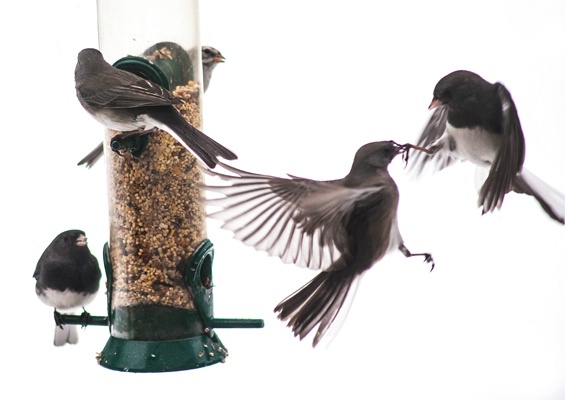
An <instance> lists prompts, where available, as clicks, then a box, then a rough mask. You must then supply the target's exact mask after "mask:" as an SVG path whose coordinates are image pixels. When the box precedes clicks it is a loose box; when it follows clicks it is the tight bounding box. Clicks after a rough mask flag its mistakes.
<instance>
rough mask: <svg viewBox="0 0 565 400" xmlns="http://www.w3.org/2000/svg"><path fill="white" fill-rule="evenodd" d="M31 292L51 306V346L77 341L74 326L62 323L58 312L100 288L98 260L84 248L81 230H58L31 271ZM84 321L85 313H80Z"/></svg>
mask: <svg viewBox="0 0 565 400" xmlns="http://www.w3.org/2000/svg"><path fill="white" fill-rule="evenodd" d="M33 277H34V278H35V279H36V284H35V293H36V294H37V297H39V299H40V300H41V301H42V302H43V303H45V304H47V305H48V306H51V307H54V309H55V310H54V316H55V323H56V326H55V338H54V342H53V343H54V344H55V346H62V345H64V344H65V343H71V344H75V343H77V342H78V332H77V329H76V326H74V325H62V324H61V321H60V316H61V314H60V313H59V311H72V310H74V309H77V308H81V307H82V308H83V311H84V307H85V306H86V305H88V304H89V303H90V302H91V301H92V300H94V298H95V297H96V294H97V293H98V289H99V287H100V277H101V273H100V268H99V266H98V260H96V257H94V256H93V255H92V253H90V250H89V249H88V245H87V240H86V236H85V234H84V232H83V231H81V230H69V231H65V232H62V233H60V234H59V235H57V237H55V239H53V241H52V242H51V244H49V246H47V248H46V249H45V251H44V252H43V254H42V255H41V257H40V258H39V261H38V262H37V266H36V268H35V271H34V273H33ZM81 317H82V318H84V321H85V324H86V322H87V321H88V317H89V314H88V313H87V312H86V311H84V312H83V314H82V316H81Z"/></svg>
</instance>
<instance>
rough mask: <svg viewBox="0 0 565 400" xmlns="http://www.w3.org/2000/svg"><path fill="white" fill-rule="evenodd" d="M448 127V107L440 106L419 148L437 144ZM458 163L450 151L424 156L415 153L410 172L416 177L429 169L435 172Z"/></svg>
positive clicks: (421, 138)
mask: <svg viewBox="0 0 565 400" xmlns="http://www.w3.org/2000/svg"><path fill="white" fill-rule="evenodd" d="M446 126H447V106H445V105H443V106H439V107H437V108H436V109H435V111H434V113H433V114H432V116H431V117H430V120H429V121H428V124H427V125H426V127H425V128H424V131H423V132H422V134H421V135H420V138H419V139H418V146H420V147H425V148H429V147H430V146H431V145H433V144H434V143H435V142H437V141H438V140H439V139H440V138H441V137H442V136H443V134H444V133H445V128H446ZM455 161H456V159H455V158H453V157H452V156H450V152H449V151H441V149H440V150H439V151H437V152H435V153H434V154H432V155H428V154H424V153H423V152H421V151H417V152H415V155H414V157H413V158H412V162H411V163H410V167H409V170H410V171H411V172H412V173H414V174H415V175H420V174H421V173H422V172H423V171H424V170H426V169H427V168H431V169H432V170H434V171H439V170H442V169H444V168H446V167H448V166H450V165H451V164H453V163H454V162H455Z"/></svg>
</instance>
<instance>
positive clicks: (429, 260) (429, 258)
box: [398, 244, 436, 272]
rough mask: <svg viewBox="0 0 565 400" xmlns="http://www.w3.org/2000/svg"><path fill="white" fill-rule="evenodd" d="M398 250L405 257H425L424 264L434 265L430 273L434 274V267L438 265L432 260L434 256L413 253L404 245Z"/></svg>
mask: <svg viewBox="0 0 565 400" xmlns="http://www.w3.org/2000/svg"><path fill="white" fill-rule="evenodd" d="M398 250H400V251H401V252H402V254H404V256H405V257H424V262H426V263H432V269H430V272H432V271H433V270H434V267H435V266H436V263H435V262H434V259H433V258H432V255H431V254H430V253H412V252H410V250H408V249H407V248H406V246H405V245H404V244H401V245H400V246H398Z"/></svg>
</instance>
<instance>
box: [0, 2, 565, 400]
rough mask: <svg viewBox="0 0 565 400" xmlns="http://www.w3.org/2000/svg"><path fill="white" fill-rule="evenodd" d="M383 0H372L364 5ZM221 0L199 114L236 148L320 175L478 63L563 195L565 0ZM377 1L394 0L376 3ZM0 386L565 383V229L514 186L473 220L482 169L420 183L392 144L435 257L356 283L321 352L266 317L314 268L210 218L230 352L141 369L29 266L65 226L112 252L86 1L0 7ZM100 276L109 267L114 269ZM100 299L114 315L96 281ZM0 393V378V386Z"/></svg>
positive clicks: (498, 390) (383, 393)
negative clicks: (72, 337)
mask: <svg viewBox="0 0 565 400" xmlns="http://www.w3.org/2000/svg"><path fill="white" fill-rule="evenodd" d="M373 3H376V2H373ZM380 4H382V5H376V4H373V5H370V3H369V2H366V1H344V2H333V1H304V0H288V1H278V2H274V1H269V2H266V1H239V2H235V1H228V0H205V1H202V2H201V5H200V10H201V14H200V22H201V42H202V44H207V45H212V46H214V47H217V48H218V49H219V50H220V51H221V52H222V53H223V54H224V56H225V57H226V58H227V62H226V63H225V64H223V65H220V66H218V68H217V69H216V71H215V73H214V76H213V79H212V83H211V85H210V89H209V90H208V92H207V93H206V96H205V99H204V101H205V103H204V118H205V131H206V132H207V133H208V134H209V135H210V136H212V137H214V138H215V139H217V140H218V141H219V142H221V143H223V144H224V145H226V146H227V147H230V148H232V149H233V150H235V151H236V152H237V154H238V155H239V161H237V162H235V163H234V164H233V165H235V166H238V167H241V168H244V169H249V170H252V171H256V172H265V173H274V174H284V173H287V172H288V173H291V174H295V175H300V176H306V177H311V178H315V179H332V178H339V177H342V176H343V175H345V174H346V173H347V172H348V170H349V167H350V164H351V161H352V159H353V155H354V153H355V151H356V150H357V148H359V147H360V146H361V145H362V144H364V143H366V142H370V141H376V140H388V139H394V140H396V141H398V142H408V141H412V142H414V141H415V140H416V139H417V138H418V136H419V134H420V131H421V129H422V128H423V126H424V124H425V123H426V122H427V119H428V118H429V115H430V112H429V111H428V110H427V106H428V104H429V102H430V100H431V96H432V90H433V87H434V85H435V83H436V82H437V81H438V80H439V79H440V78H441V77H442V76H444V75H445V74H447V73H449V72H451V71H453V70H455V69H469V70H472V71H474V72H477V73H479V74H480V75H482V76H483V77H484V78H485V79H487V80H489V81H492V82H494V81H501V82H503V83H504V84H505V85H506V86H507V87H508V88H509V90H510V91H511V93H512V95H513V98H514V100H515V102H516V104H517V107H518V111H519V114H520V118H521V121H522V126H523V129H524V132H525V135H526V142H527V156H526V163H525V165H526V167H527V168H528V169H530V170H532V171H534V172H535V173H536V174H537V175H539V176H540V177H542V178H543V179H544V180H545V181H547V182H548V183H550V184H552V185H553V186H554V187H556V188H558V189H559V190H560V191H562V192H565V179H564V176H565V172H564V171H565V161H564V158H563V156H562V154H563V148H564V147H565V134H564V133H565V93H564V89H565V78H564V76H565V74H564V71H565V46H564V45H563V39H564V38H565V5H564V4H565V3H563V2H560V1H494V0H488V1H473V2H464V3H463V2H454V1H434V0H430V1H427V2H420V1H405V2H386V3H385V2H380ZM385 4H386V5H385ZM1 7H2V12H1V13H0V14H1V17H0V18H1V19H2V21H0V22H2V23H0V29H1V31H0V33H1V35H0V40H2V42H3V43H2V49H3V52H2V67H1V68H2V78H3V79H2V87H3V90H2V97H3V106H2V109H3V112H2V115H3V121H4V126H3V131H2V137H3V141H2V146H3V150H4V151H3V155H2V157H1V158H0V164H1V171H2V183H3V193H2V199H3V205H2V211H1V212H2V215H1V221H2V233H1V235H2V240H1V241H0V243H1V246H2V247H1V249H2V257H3V259H2V267H3V268H2V269H3V274H2V276H3V280H2V281H3V290H2V291H0V296H1V304H2V305H3V307H2V330H1V333H0V335H1V339H2V344H3V350H2V353H1V354H2V361H3V364H4V368H3V372H2V374H3V376H4V377H3V379H2V381H3V385H2V390H1V391H2V392H4V393H14V396H16V395H17V397H18V398H25V397H26V396H33V398H38V397H39V396H41V398H50V399H51V398H52V399H55V398H57V399H60V398H63V397H67V396H73V397H75V398H82V399H94V398H102V397H106V398H108V396H109V398H120V397H122V398H125V397H127V398H134V399H135V398H139V399H145V398H154V397H156V396H159V398H204V397H205V396H206V397H208V398H222V397H223V398H248V399H263V398H281V399H282V398H295V399H303V398H319V399H321V398H328V399H333V398H353V397H354V398H362V399H364V398H379V399H434V400H441V399H460V400H466V399H484V400H490V399H492V400H499V399H512V400H520V399H524V400H526V399H537V400H550V399H551V400H559V399H563V398H565V289H564V288H565V251H564V248H565V227H563V226H560V225H558V224H557V223H555V222H554V221H552V220H550V219H549V218H548V217H547V216H546V215H545V213H544V212H543V211H542V210H541V208H540V207H539V206H538V205H537V204H536V202H535V201H534V200H533V199H531V198H528V197H526V196H523V195H516V194H510V195H508V196H507V197H506V199H505V202H504V206H503V208H502V210H501V211H497V212H495V213H493V214H489V215H485V216H481V215H480V211H479V210H478V209H477V207H476V191H475V187H474V168H473V167H472V166H471V165H470V164H460V165H457V166H455V167H452V168H450V169H448V170H445V171H443V172H441V173H439V174H436V175H433V176H429V177H425V178H424V179H421V180H418V181H414V180H411V179H409V178H408V175H407V173H406V171H405V170H404V169H403V163H402V162H401V160H400V159H397V160H395V161H394V162H393V164H392V165H391V167H390V172H391V174H392V175H393V177H394V178H395V179H396V181H397V183H398V186H399V189H400V193H401V204H400V209H399V220H400V221H399V222H400V229H401V231H402V234H403V236H404V239H405V241H406V245H407V246H408V248H410V249H411V250H412V251H429V252H432V253H433V255H434V258H435V260H436V264H437V265H436V269H435V270H434V272H433V273H429V268H428V267H427V266H426V265H425V264H423V263H422V262H421V259H405V258H404V257H403V256H402V255H400V254H399V253H398V254H395V255H391V256H389V257H387V258H385V259H384V260H383V261H382V262H381V263H379V264H378V265H376V266H375V267H374V268H373V269H372V270H371V271H369V272H368V273H367V274H366V275H365V276H364V278H363V282H362V283H361V286H360V288H359V291H358V293H357V296H356V298H355V301H354V303H353V305H352V308H351V311H350V313H349V316H348V319H347V320H346V322H345V324H344V325H343V327H342V329H341V331H340V333H339V335H338V336H337V337H336V338H335V340H334V341H333V342H332V344H331V346H330V347H329V348H318V349H315V350H313V349H312V348H311V345H310V339H309V338H308V340H305V341H303V342H299V341H298V340H297V339H296V338H294V337H293V335H292V332H291V331H290V330H289V329H288V328H287V327H286V326H285V324H284V323H282V322H280V321H278V320H277V319H276V318H275V315H274V314H273V313H272V309H273V308H274V306H275V305H276V304H277V303H278V302H279V301H280V300H281V299H283V298H284V297H286V296H287V295H288V294H290V293H292V292H293V291H294V290H295V289H297V288H298V287H300V286H301V285H302V284H303V283H305V282H306V281H307V280H309V279H311V278H312V277H313V276H314V272H312V271H307V270H301V269H299V268H296V267H294V266H292V265H284V264H282V263H281V262H279V261H278V260H277V259H273V258H270V257H267V256H266V255H265V254H263V253H259V252H255V251H254V250H252V249H251V248H247V247H246V246H244V245H242V244H241V243H239V242H236V241H234V240H233V239H232V238H231V234H230V233H229V232H226V231H223V230H220V229H218V224H217V223H215V222H213V221H211V222H209V224H208V235H209V237H210V239H211V240H212V241H213V242H214V244H215V246H216V258H215V262H214V281H215V291H214V296H215V315H216V317H239V318H245V317H250V318H263V319H264V320H265V324H266V326H265V328H263V329H255V330H228V329H224V330H218V335H219V337H220V339H221V340H222V342H223V343H224V345H225V346H226V347H227V348H228V349H229V351H230V355H229V357H228V358H227V361H226V363H225V364H219V365H214V366H210V367H206V368H203V369H200V370H192V371H184V372H175V373H161V374H133V373H121V372H115V371H110V370H107V369H104V368H102V367H100V366H98V365H97V364H96V361H95V355H96V352H99V351H101V350H102V349H103V347H104V345H105V343H106V341H107V338H108V330H107V329H106V328H102V327H88V328H87V329H86V330H84V331H81V332H80V333H81V341H80V343H79V344H78V345H76V346H65V347H63V348H55V347H54V346H53V345H52V339H53V337H52V336H53V320H52V310H51V309H50V308H48V307H46V306H45V305H44V304H43V303H41V302H40V301H39V300H38V299H37V298H36V296H35V293H34V284H35V281H34V279H33V278H32V273H33V270H34V268H35V265H36V263H37V260H38V258H39V256H40V255H41V253H42V252H43V250H44V249H45V247H46V246H47V245H48V244H49V242H50V241H51V240H52V239H53V237H54V236H55V235H56V234H58V233H59V232H61V231H63V230H66V229H72V228H79V229H83V230H85V231H86V233H87V236H88V239H89V246H90V249H91V250H92V252H93V253H94V254H95V255H96V256H97V257H98V259H99V261H100V262H102V246H103V244H104V243H105V242H106V241H107V240H108V231H107V225H108V218H107V204H106V184H105V165H104V163H101V164H100V165H97V166H96V167H95V168H93V169H91V170H86V169H83V168H79V167H77V166H76V163H77V161H78V160H79V159H80V158H81V157H82V156H83V155H85V154H86V153H87V152H88V151H89V150H90V149H91V148H92V147H94V146H95V145H96V144H97V143H99V142H100V140H101V139H102V136H103V129H102V128H101V126H100V125H98V123H97V122H95V121H94V120H93V119H91V118H90V117H89V116H88V115H87V114H86V113H85V112H84V110H82V108H81V107H80V105H79V103H78V101H77V100H76V97H75V93H74V80H73V72H74V67H75V63H76V54H77V53H78V52H79V51H80V50H81V49H82V48H85V47H97V45H98V43H97V21H96V5H95V2H94V0H89V1H73V0H55V1H49V2H46V1H45V2H39V1H36V2H31V3H30V2H11V4H10V5H9V6H7V5H5V4H4V5H2V6H1ZM102 284H104V282H103V283H102ZM88 310H89V311H90V312H91V313H92V314H93V315H103V314H104V312H105V296H104V293H103V292H101V293H100V295H99V296H98V298H97V300H96V301H95V303H93V304H92V305H91V306H90V307H88ZM3 397H4V395H3Z"/></svg>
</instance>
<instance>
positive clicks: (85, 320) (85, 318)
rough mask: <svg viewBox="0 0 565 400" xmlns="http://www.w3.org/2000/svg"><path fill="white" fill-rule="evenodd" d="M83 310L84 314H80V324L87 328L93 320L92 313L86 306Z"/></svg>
mask: <svg viewBox="0 0 565 400" xmlns="http://www.w3.org/2000/svg"><path fill="white" fill-rule="evenodd" d="M82 310H83V311H82V314H80V326H81V327H83V328H86V326H87V325H88V324H89V323H90V321H91V318H90V313H88V312H87V311H86V310H85V309H84V308H83V309H82Z"/></svg>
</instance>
